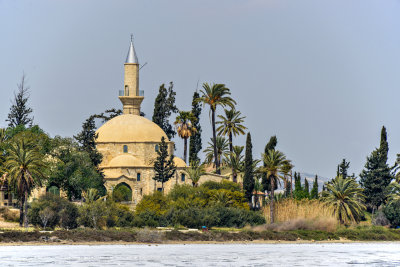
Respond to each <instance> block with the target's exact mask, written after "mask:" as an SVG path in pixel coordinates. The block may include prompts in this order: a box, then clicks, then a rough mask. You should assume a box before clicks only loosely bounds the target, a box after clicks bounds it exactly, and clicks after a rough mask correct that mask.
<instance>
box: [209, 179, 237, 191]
mask: <svg viewBox="0 0 400 267" xmlns="http://www.w3.org/2000/svg"><path fill="white" fill-rule="evenodd" d="M201 187H204V188H208V189H216V190H219V189H225V190H229V191H238V192H240V191H242V189H241V187H240V185H239V184H237V183H234V182H231V181H228V180H222V182H214V181H207V182H205V183H203V184H202V185H201Z"/></svg>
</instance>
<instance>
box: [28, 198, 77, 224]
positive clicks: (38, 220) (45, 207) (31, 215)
mask: <svg viewBox="0 0 400 267" xmlns="http://www.w3.org/2000/svg"><path fill="white" fill-rule="evenodd" d="M77 217H78V208H77V207H76V206H75V204H73V203H71V202H69V201H68V200H67V199H64V198H61V197H59V196H55V195H53V194H46V195H44V196H41V197H40V198H39V199H38V200H35V201H33V202H32V205H31V208H30V209H29V211H28V219H29V222H30V223H31V224H33V225H34V226H40V227H43V228H46V227H49V228H54V227H55V226H62V227H64V228H66V229H72V228H76V227H77V226H78V224H77Z"/></svg>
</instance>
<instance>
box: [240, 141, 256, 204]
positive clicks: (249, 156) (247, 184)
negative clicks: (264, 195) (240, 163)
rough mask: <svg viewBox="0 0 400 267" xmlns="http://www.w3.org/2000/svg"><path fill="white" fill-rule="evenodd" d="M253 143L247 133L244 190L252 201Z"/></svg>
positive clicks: (248, 199)
mask: <svg viewBox="0 0 400 267" xmlns="http://www.w3.org/2000/svg"><path fill="white" fill-rule="evenodd" d="M252 150H253V145H252V143H251V135H250V133H247V138H246V154H245V157H244V176H243V190H244V194H245V197H246V199H247V201H248V202H249V203H251V197H252V195H253V190H254V165H253V151H252Z"/></svg>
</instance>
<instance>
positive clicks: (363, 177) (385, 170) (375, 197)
mask: <svg viewBox="0 0 400 267" xmlns="http://www.w3.org/2000/svg"><path fill="white" fill-rule="evenodd" d="M388 152H389V145H388V142H387V133H386V128H385V126H383V127H382V131H381V141H380V147H379V148H377V149H375V150H374V151H372V153H371V155H370V156H369V157H367V162H366V163H365V166H364V169H363V170H362V172H361V174H360V184H361V186H362V187H363V188H364V195H365V197H366V198H365V200H366V204H367V207H368V209H369V210H372V211H373V212H374V211H375V210H376V209H378V208H379V206H380V205H381V204H383V203H384V202H385V200H386V188H387V186H388V185H389V184H390V182H391V181H392V179H393V176H392V174H391V170H392V168H390V167H389V165H388V164H387V159H388Z"/></svg>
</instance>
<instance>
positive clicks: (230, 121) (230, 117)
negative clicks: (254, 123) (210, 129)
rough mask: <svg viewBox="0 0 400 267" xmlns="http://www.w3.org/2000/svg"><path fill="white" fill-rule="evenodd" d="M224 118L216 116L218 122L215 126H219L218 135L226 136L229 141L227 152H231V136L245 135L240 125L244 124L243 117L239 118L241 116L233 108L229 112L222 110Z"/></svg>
mask: <svg viewBox="0 0 400 267" xmlns="http://www.w3.org/2000/svg"><path fill="white" fill-rule="evenodd" d="M224 111H225V117H224V116H222V115H218V118H220V119H221V120H220V121H217V124H220V126H219V127H218V128H217V131H218V134H219V135H227V136H228V139H229V151H230V152H231V153H232V152H233V136H235V137H236V136H237V135H241V134H245V132H244V131H245V130H246V129H247V128H246V127H245V126H244V125H242V124H241V123H243V122H244V118H245V117H240V116H241V115H242V114H241V112H240V111H237V110H236V109H235V108H232V109H230V110H227V109H224Z"/></svg>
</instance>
